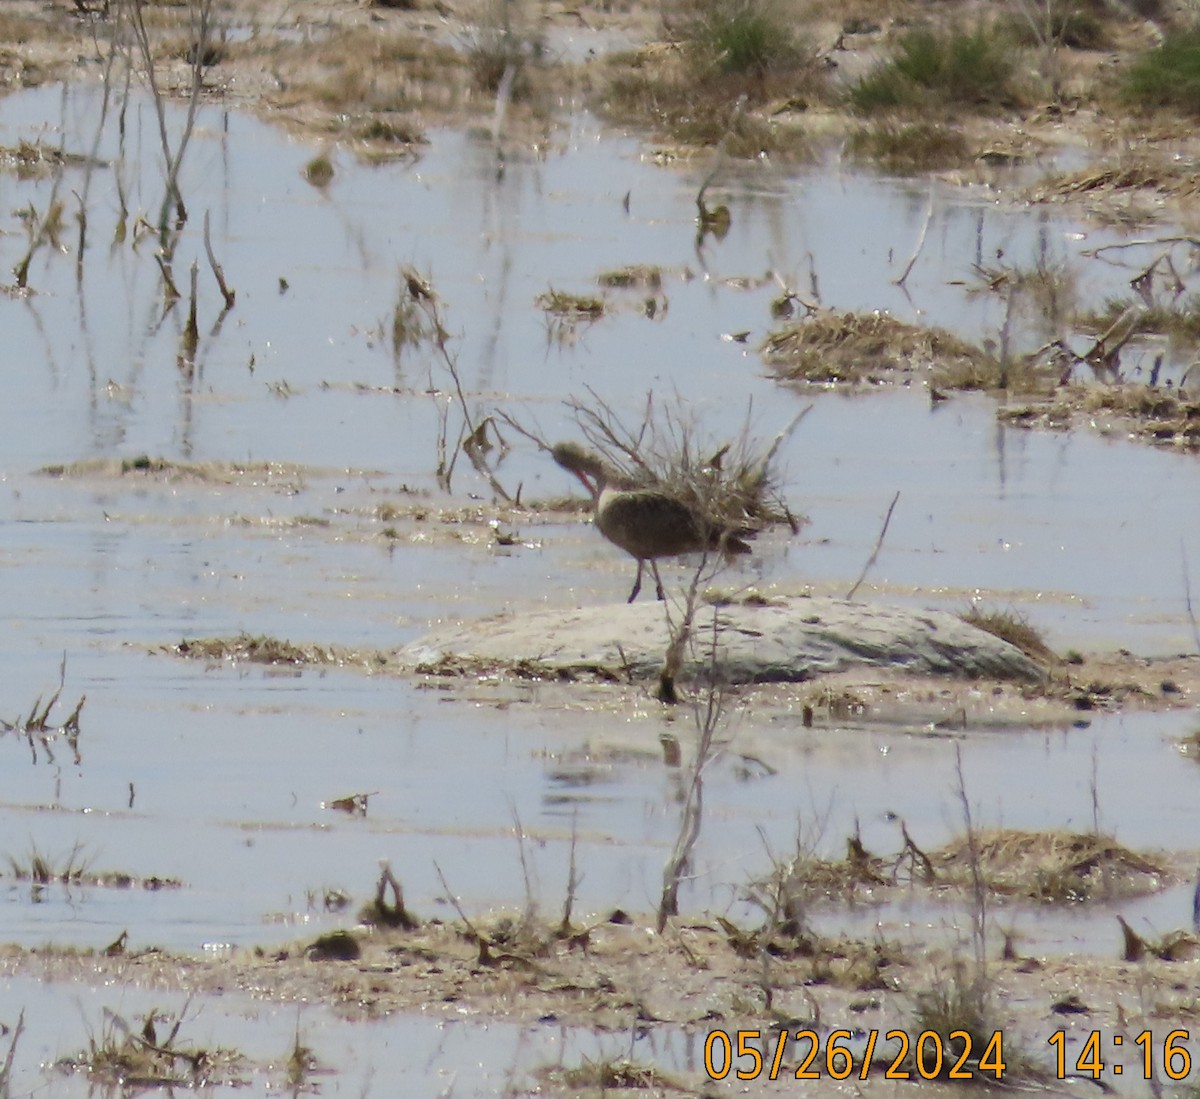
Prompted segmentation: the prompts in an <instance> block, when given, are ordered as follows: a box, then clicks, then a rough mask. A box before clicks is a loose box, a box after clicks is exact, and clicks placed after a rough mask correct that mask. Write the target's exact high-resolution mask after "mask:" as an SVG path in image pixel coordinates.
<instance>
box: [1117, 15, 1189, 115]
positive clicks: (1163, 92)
mask: <svg viewBox="0 0 1200 1099" xmlns="http://www.w3.org/2000/svg"><path fill="white" fill-rule="evenodd" d="M1122 92H1123V96H1124V98H1125V100H1126V101H1127V102H1129V103H1131V104H1133V105H1134V106H1138V107H1171V108H1174V109H1175V110H1179V111H1183V112H1184V113H1185V114H1192V115H1200V27H1191V28H1189V29H1187V30H1182V31H1175V32H1173V33H1171V34H1168V35H1167V37H1166V38H1165V39H1164V40H1163V43H1162V45H1161V46H1157V47H1156V48H1154V49H1152V50H1148V51H1147V52H1146V53H1144V54H1142V55H1141V57H1139V58H1138V59H1137V60H1136V61H1134V63H1133V64H1132V65H1131V66H1130V68H1129V72H1128V73H1127V75H1126V77H1125V80H1124V84H1123V86H1122Z"/></svg>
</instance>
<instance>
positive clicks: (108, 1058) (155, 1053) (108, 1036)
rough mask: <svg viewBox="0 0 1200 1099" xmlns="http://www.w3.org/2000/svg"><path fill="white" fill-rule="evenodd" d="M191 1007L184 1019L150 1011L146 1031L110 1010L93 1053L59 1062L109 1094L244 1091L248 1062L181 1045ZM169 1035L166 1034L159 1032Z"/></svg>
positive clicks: (91, 1040) (91, 1039) (92, 1039)
mask: <svg viewBox="0 0 1200 1099" xmlns="http://www.w3.org/2000/svg"><path fill="white" fill-rule="evenodd" d="M187 1010H188V1009H187V1005H184V1007H183V1009H182V1010H181V1011H180V1012H179V1014H178V1015H170V1014H165V1013H162V1012H158V1011H150V1012H147V1014H146V1015H145V1016H144V1018H143V1020H142V1024H141V1026H140V1027H136V1026H135V1025H134V1024H131V1023H129V1022H128V1021H126V1020H125V1019H124V1018H123V1017H122V1016H120V1015H118V1014H117V1013H116V1012H115V1011H110V1010H107V1009H106V1010H105V1013H104V1023H103V1025H102V1027H101V1028H100V1031H99V1033H98V1034H91V1035H89V1036H88V1048H87V1049H86V1050H84V1051H82V1052H81V1053H77V1054H75V1055H74V1056H72V1057H65V1058H63V1059H62V1060H60V1061H58V1062H56V1064H55V1067H56V1068H58V1069H59V1070H60V1071H63V1072H86V1073H87V1074H88V1076H89V1078H90V1079H91V1080H93V1081H94V1082H95V1083H97V1084H98V1085H100V1086H102V1087H104V1088H113V1089H118V1090H124V1089H126V1088H128V1087H129V1084H130V1082H131V1081H136V1082H137V1085H138V1087H140V1088H148V1087H161V1088H167V1089H170V1088H173V1087H184V1088H195V1089H205V1088H212V1087H221V1086H238V1085H241V1084H245V1083H247V1082H248V1081H247V1080H246V1079H245V1058H244V1057H243V1056H242V1054H241V1053H239V1052H238V1051H237V1050H235V1049H225V1048H222V1047H214V1048H211V1049H209V1048H205V1047H202V1046H195V1045H193V1044H191V1043H190V1042H184V1041H182V1040H181V1039H180V1035H179V1032H180V1029H181V1028H182V1026H183V1024H184V1022H185V1021H186V1018H187ZM160 1029H165V1033H163V1034H160V1033H159V1030H160Z"/></svg>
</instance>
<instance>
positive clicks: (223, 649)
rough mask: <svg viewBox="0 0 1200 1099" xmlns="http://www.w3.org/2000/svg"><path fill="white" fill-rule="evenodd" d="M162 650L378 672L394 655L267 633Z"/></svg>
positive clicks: (192, 640)
mask: <svg viewBox="0 0 1200 1099" xmlns="http://www.w3.org/2000/svg"><path fill="white" fill-rule="evenodd" d="M162 651H163V652H168V653H170V654H171V655H172V656H182V657H186V658H187V659H189V660H231V661H235V662H236V661H239V660H244V661H247V662H249V663H251V664H288V665H292V666H293V667H301V666H304V665H307V664H334V665H337V666H338V667H347V666H357V667H360V668H363V669H366V670H368V671H376V670H378V669H380V668H384V667H386V666H387V665H388V663H389V661H391V659H392V655H391V654H390V653H388V652H386V651H385V650H381V649H350V648H345V647H343V646H341V645H294V644H292V642H290V641H283V640H281V639H280V638H277V637H269V636H267V635H266V634H259V635H258V636H254V635H252V634H248V633H240V634H238V635H237V636H236V637H196V638H184V639H183V640H182V641H180V642H179V643H178V644H177V645H164V646H163V647H162Z"/></svg>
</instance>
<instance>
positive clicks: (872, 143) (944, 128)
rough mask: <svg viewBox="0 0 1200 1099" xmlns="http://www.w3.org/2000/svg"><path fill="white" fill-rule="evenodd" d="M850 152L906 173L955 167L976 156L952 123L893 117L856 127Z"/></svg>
mask: <svg viewBox="0 0 1200 1099" xmlns="http://www.w3.org/2000/svg"><path fill="white" fill-rule="evenodd" d="M849 151H850V153H851V155H853V156H854V157H856V158H857V159H859V160H868V161H870V162H872V163H873V164H877V165H878V166H879V167H880V168H882V169H884V170H885V171H889V172H896V173H898V174H905V175H907V174H914V173H918V172H931V171H937V170H938V169H943V168H951V167H955V166H957V165H960V164H964V163H966V162H968V161H970V160H971V159H972V157H973V153H972V151H971V146H970V144H969V143H968V141H967V139H966V137H964V136H963V133H962V131H961V130H958V129H956V128H955V127H953V126H950V125H947V124H945V123H941V122H928V121H919V122H896V121H894V120H890V119H889V120H887V121H884V122H879V123H877V124H875V125H873V126H868V127H865V128H863V129H860V130H857V131H856V132H855V133H854V134H852V135H851V137H850V145H849Z"/></svg>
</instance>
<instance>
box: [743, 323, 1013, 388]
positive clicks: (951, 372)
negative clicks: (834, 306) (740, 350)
mask: <svg viewBox="0 0 1200 1099" xmlns="http://www.w3.org/2000/svg"><path fill="white" fill-rule="evenodd" d="M761 353H762V356H763V359H764V361H765V362H766V364H767V366H768V367H769V368H770V369H771V371H772V372H773V373H774V374H775V375H776V377H778V378H779V379H780V380H781V381H787V382H798V383H806V384H813V385H884V384H888V385H894V384H914V383H919V382H923V381H927V380H929V379H931V378H932V379H935V384H948V383H949V382H950V381H951V380H953V382H954V385H953V388H991V386H992V385H994V384H996V383H998V381H999V378H1000V364H999V362H998V361H997V360H996V359H995V357H994V356H992V355H990V354H988V353H987V352H986V351H984V350H982V349H981V348H978V347H974V346H972V345H971V344H969V343H967V342H966V341H965V340H962V339H960V338H959V337H958V336H955V335H953V334H952V333H950V332H947V331H945V330H944V329H940V328H926V327H922V326H920V325H914V324H908V323H906V322H904V321H900V320H897V319H896V318H894V317H891V316H888V315H887V314H886V313H837V312H831V311H828V310H819V311H815V312H813V313H812V314H811V315H810V316H808V317H805V318H804V319H802V320H800V321H796V322H794V323H790V324H787V325H784V326H782V327H780V328H777V329H776V330H775V331H773V332H772V333H771V334H770V335H769V336H768V337H767V339H766V341H765V342H764V344H763V346H762V348H761ZM989 383H991V384H989Z"/></svg>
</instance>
